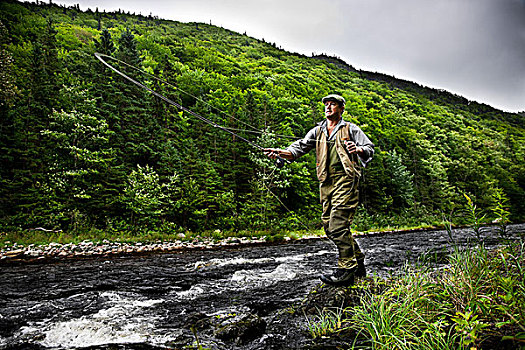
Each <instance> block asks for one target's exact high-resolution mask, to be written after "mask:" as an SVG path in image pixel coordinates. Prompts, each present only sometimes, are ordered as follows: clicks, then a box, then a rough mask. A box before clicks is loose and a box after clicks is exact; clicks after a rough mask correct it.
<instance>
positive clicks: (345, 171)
mask: <svg viewBox="0 0 525 350" xmlns="http://www.w3.org/2000/svg"><path fill="white" fill-rule="evenodd" d="M348 127H349V125H348V124H347V125H346V126H344V127H342V128H340V129H339V130H338V131H337V134H336V137H335V140H330V141H328V140H327V137H326V134H325V133H324V132H322V131H321V130H319V133H318V135H317V140H316V157H317V175H318V178H319V181H320V186H319V189H320V199H321V204H322V206H323V212H322V215H321V220H322V223H323V228H324V231H325V233H326V236H327V237H328V238H329V239H330V240H331V241H332V242H333V243H334V244H335V245H336V247H337V249H338V253H339V257H338V267H339V268H342V269H351V270H354V269H355V270H356V275H357V276H360V275H361V276H362V275H364V274H365V270H364V258H365V256H364V254H363V253H362V252H361V249H360V248H359V245H358V244H357V242H356V241H355V239H354V238H353V237H352V232H351V230H350V226H351V224H352V221H353V218H354V215H355V211H356V208H357V205H358V204H359V191H358V187H359V186H358V185H359V178H360V176H361V172H360V168H359V161H358V159H357V155H349V154H348V153H347V151H346V148H345V146H344V140H351V138H350V135H349V130H348Z"/></svg>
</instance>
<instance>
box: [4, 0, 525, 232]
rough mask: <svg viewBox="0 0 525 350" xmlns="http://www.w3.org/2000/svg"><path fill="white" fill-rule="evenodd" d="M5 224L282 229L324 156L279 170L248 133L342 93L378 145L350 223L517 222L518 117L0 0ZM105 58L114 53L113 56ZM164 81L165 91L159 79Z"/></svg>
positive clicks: (293, 122) (311, 112)
mask: <svg viewBox="0 0 525 350" xmlns="http://www.w3.org/2000/svg"><path fill="white" fill-rule="evenodd" d="M0 21H1V23H0V32H1V39H0V40H1V43H0V45H1V47H0V65H1V67H0V84H1V86H0V108H1V109H0V130H1V133H0V147H1V152H0V157H1V159H0V162H1V164H2V165H1V168H0V169H1V170H0V201H1V202H0V203H1V204H0V217H1V227H0V228H1V229H3V230H12V229H20V228H22V229H29V228H35V227H43V228H46V229H54V230H58V229H62V230H68V231H75V230H83V229H90V228H93V227H96V228H100V229H108V230H111V229H114V230H125V229H162V230H166V231H171V232H178V231H185V230H191V231H199V230H216V229H220V230H270V229H271V230H280V229H298V228H302V226H301V225H302V224H303V223H307V224H312V223H316V222H318V218H319V216H320V205H319V204H318V184H317V180H316V178H315V160H314V157H315V155H314V154H313V152H311V154H309V155H307V156H305V157H303V158H301V159H300V160H299V161H297V162H294V163H292V164H289V165H287V166H285V167H284V168H282V169H275V167H274V164H273V162H271V161H269V160H268V159H265V157H264V156H263V155H262V154H261V152H260V151H259V150H257V149H256V148H255V147H253V146H251V145H250V144H248V143H246V142H243V141H242V140H240V139H239V138H238V137H235V136H234V135H231V134H228V133H226V132H223V131H221V130H220V129H217V128H214V127H212V126H210V125H209V124H206V123H203V122H202V121H200V120H197V119H196V118H195V117H193V116H192V115H190V114H188V113H185V112H184V113H182V112H181V111H180V110H178V109H177V108H174V107H172V106H170V105H168V104H167V103H165V102H163V101H161V100H160V99H158V98H156V97H155V96H153V95H152V94H151V93H149V92H147V91H145V90H144V89H141V88H139V87H137V86H136V85H133V84H131V83H130V82H128V81H127V80H125V79H123V78H122V77H120V76H118V75H117V74H115V73H114V72H112V71H111V70H109V69H108V68H106V67H105V66H104V65H103V64H102V63H101V62H99V61H98V60H97V59H96V57H95V56H94V53H95V52H100V53H103V54H107V55H110V56H113V57H116V58H118V59H120V60H122V61H124V62H127V63H129V64H131V65H134V66H137V67H140V68H141V69H142V70H143V71H145V72H147V73H149V74H152V75H154V76H156V77H158V78H160V79H162V80H163V81H160V80H156V79H153V78H152V77H151V76H148V75H145V74H142V73H140V72H138V71H136V70H132V69H129V67H127V66H125V65H122V64H119V69H123V70H126V72H127V73H128V74H132V75H133V76H134V77H135V78H136V79H137V80H139V81H141V82H143V83H144V84H146V85H148V86H149V87H151V88H152V89H154V90H155V91H158V92H159V93H162V94H164V95H165V96H166V97H167V98H169V99H171V100H173V101H176V102H177V103H180V104H181V105H183V106H185V107H186V108H189V109H191V110H192V111H195V112H197V113H199V114H201V115H202V116H205V117H206V118H208V119H210V120H212V121H214V122H216V123H218V124H220V125H223V126H226V127H230V128H234V129H235V130H236V131H235V132H236V133H238V134H239V135H241V136H242V137H245V138H247V139H249V140H251V141H253V142H255V143H256V144H258V145H261V146H279V147H283V146H286V145H288V144H289V143H290V142H292V141H293V140H295V139H297V138H299V137H302V136H304V134H305V133H306V132H307V131H308V130H309V129H310V128H311V127H313V126H314V125H315V124H316V123H317V122H319V121H321V120H322V119H323V114H322V104H321V102H320V99H321V97H323V96H325V95H326V94H329V93H339V94H342V95H343V96H344V97H345V98H346V100H347V107H346V112H345V115H344V117H345V119H346V120H349V121H352V122H354V123H356V124H358V125H359V126H360V127H361V128H362V129H363V130H364V131H365V132H366V133H367V134H368V135H369V136H370V138H371V139H372V141H373V142H374V143H375V145H376V155H375V157H374V160H373V161H372V163H371V164H370V166H369V167H368V168H367V169H366V172H365V178H364V180H363V181H362V182H361V185H360V186H361V188H362V196H361V200H362V202H363V205H362V207H361V209H360V210H359V213H358V217H357V218H356V223H357V224H358V228H360V229H367V228H369V227H371V225H374V226H381V225H383V226H386V225H391V226H395V225H398V224H400V225H401V224H407V223H412V224H417V223H420V222H422V221H424V220H427V221H430V220H434V219H436V218H437V219H439V218H442V217H443V216H448V215H450V213H451V212H458V211H459V210H460V208H462V207H463V206H464V203H465V197H464V195H463V194H467V195H468V196H470V197H471V198H473V199H474V201H475V202H476V203H477V205H478V206H480V208H482V209H487V208H489V207H490V206H491V205H492V204H493V203H494V201H495V199H498V198H499V200H500V202H501V201H503V202H505V199H508V201H507V202H506V205H507V206H508V208H509V209H510V211H511V213H512V218H513V219H514V220H523V219H524V218H525V204H524V202H525V201H524V199H525V196H524V194H525V161H524V154H525V151H524V145H525V134H524V127H525V125H524V117H523V116H521V115H519V114H512V113H504V112H501V111H497V110H495V109H493V108H491V107H489V106H486V105H483V104H479V103H475V102H471V101H467V100H466V99H463V98H461V97H459V96H454V95H451V94H448V93H446V92H443V91H437V90H432V89H426V88H423V87H418V86H417V84H411V83H410V84H409V83H407V82H402V81H398V80H396V79H394V78H393V77H385V76H382V75H380V74H372V73H366V72H360V71H354V70H352V69H349V66H348V65H346V64H345V63H344V62H340V60H337V59H330V58H329V57H324V58H323V59H319V57H318V58H313V57H306V56H301V55H297V54H291V53H288V52H286V51H284V50H282V49H280V48H277V47H276V45H275V44H271V43H265V42H264V41H259V40H255V39H253V38H250V37H248V36H246V35H242V34H238V33H234V32H231V31H228V30H225V29H222V28H218V27H215V26H212V25H207V24H201V23H189V24H185V23H179V22H174V21H167V20H162V19H159V18H156V17H151V16H149V17H148V16H142V15H135V14H129V13H125V12H122V11H120V12H113V13H105V12H100V11H98V9H91V10H89V11H87V12H81V11H80V10H79V9H78V7H77V8H75V7H72V8H65V7H60V6H57V5H55V4H51V3H50V2H49V3H42V2H41V3H40V4H38V5H37V4H26V3H19V2H15V1H12V0H8V1H2V2H1V3H0ZM109 63H111V64H118V62H116V61H113V62H112V61H110V62H109ZM166 82H168V83H169V84H167V83H166Z"/></svg>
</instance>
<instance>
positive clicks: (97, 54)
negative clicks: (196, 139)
mask: <svg viewBox="0 0 525 350" xmlns="http://www.w3.org/2000/svg"><path fill="white" fill-rule="evenodd" d="M95 56H96V57H97V58H98V59H99V60H100V61H101V62H102V63H104V64H105V65H106V66H107V67H109V68H110V69H112V70H113V71H115V72H116V73H118V74H120V75H121V76H123V77H124V78H126V79H128V80H130V81H132V82H133V83H135V84H137V85H139V86H140V87H142V88H146V89H147V90H148V91H150V92H153V91H151V89H149V88H147V87H146V86H144V85H143V84H141V83H138V82H137V81H134V80H133V79H131V78H129V77H128V76H127V75H126V74H124V73H122V72H120V71H119V70H117V69H116V68H115V67H113V66H111V65H109V64H108V63H107V62H105V61H104V60H103V59H102V58H101V57H102V56H103V57H106V58H109V59H111V60H113V61H116V62H118V63H119V64H122V65H125V66H127V67H129V68H131V69H133V70H135V71H138V72H140V73H141V74H144V75H146V76H148V77H150V78H152V79H155V80H157V81H159V82H161V83H163V84H166V85H167V86H169V87H171V88H173V89H175V90H177V91H180V92H182V93H183V94H185V95H186V96H189V97H192V98H193V99H195V100H197V101H199V102H201V103H203V104H205V105H206V106H208V107H210V108H212V109H214V110H215V111H217V112H219V113H220V114H222V115H224V116H227V117H229V118H231V119H233V120H235V121H238V122H239V123H241V124H243V125H245V126H247V127H248V128H250V129H253V130H247V129H240V128H231V127H226V126H223V128H224V129H228V130H231V131H243V132H248V133H258V134H267V135H270V136H274V137H279V138H291V139H294V140H296V139H298V138H297V137H295V136H290V135H281V134H275V133H269V132H267V131H261V130H259V129H258V128H256V127H255V126H253V125H250V124H248V123H246V122H245V121H243V120H241V119H239V118H236V117H235V116H233V115H231V114H229V113H227V112H225V111H223V110H221V109H219V108H217V107H215V106H213V105H211V104H209V103H208V102H206V101H204V100H203V99H201V98H199V97H197V96H195V95H192V94H190V93H189V92H187V91H184V90H182V89H181V88H179V87H177V86H175V85H173V84H171V83H170V82H168V81H166V80H164V79H162V78H159V77H157V76H155V75H153V74H150V73H148V72H146V71H144V70H142V69H140V68H137V67H135V66H133V65H131V64H129V63H127V62H124V61H121V60H119V59H117V58H115V57H112V56H109V55H105V54H101V53H98V52H97V53H95ZM156 96H157V97H160V96H158V95H157V94H156ZM164 101H166V100H164ZM166 102H168V101H166ZM168 103H169V102H168ZM176 107H177V108H179V107H178V106H176Z"/></svg>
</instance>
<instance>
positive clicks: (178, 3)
mask: <svg viewBox="0 0 525 350" xmlns="http://www.w3.org/2000/svg"><path fill="white" fill-rule="evenodd" d="M52 1H53V2H54V3H58V4H65V5H73V4H77V3H78V4H80V8H81V9H83V10H86V9H87V8H88V7H89V8H91V9H92V10H94V9H95V8H96V7H98V9H99V11H102V9H105V10H106V11H113V10H118V9H119V8H120V9H122V10H125V11H126V12H127V11H130V12H132V13H133V12H136V13H137V14H138V13H142V14H143V15H149V14H150V13H151V14H152V15H153V16H159V17H160V18H164V19H171V20H176V21H181V22H205V23H210V21H211V24H213V25H217V26H222V27H224V28H227V29H230V30H233V31H236V32H239V33H244V32H246V33H247V34H248V35H249V36H252V37H255V38H258V39H263V38H264V39H265V40H266V41H267V42H272V43H274V42H275V43H276V44H277V46H281V47H282V48H283V49H285V50H287V51H291V52H298V53H302V54H305V55H311V54H312V53H317V54H319V53H326V54H329V55H335V56H338V57H340V58H341V59H343V60H344V61H346V62H347V63H348V64H350V65H352V66H354V67H355V68H357V69H362V70H368V71H373V72H380V73H385V74H389V75H393V76H395V77H397V78H401V79H406V80H410V81H414V82H417V83H419V84H421V85H425V86H429V87H433V88H438V89H445V90H448V91H450V92H453V93H456V94H458V95H462V96H464V97H466V98H468V99H470V100H474V101H478V102H482V103H486V104H488V105H491V106H493V107H496V108H499V109H502V110H504V111H509V112H517V111H525V0H149V1H144V0H109V1H108V0H72V1H70V0H52ZM45 2H47V0H46V1H45Z"/></svg>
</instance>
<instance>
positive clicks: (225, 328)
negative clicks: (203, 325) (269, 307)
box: [215, 313, 266, 345]
mask: <svg viewBox="0 0 525 350" xmlns="http://www.w3.org/2000/svg"><path fill="white" fill-rule="evenodd" d="M265 330H266V321H264V320H263V319H262V318H260V317H259V316H257V315H254V314H251V313H250V314H241V315H237V316H234V317H232V318H229V319H226V320H224V321H223V322H221V323H219V324H218V326H217V329H216V331H215V336H216V337H217V338H218V339H221V340H223V341H227V342H234V343H235V344H237V345H243V344H247V343H249V342H251V341H253V340H255V339H258V338H260V337H262V336H263V334H264V332H265Z"/></svg>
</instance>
